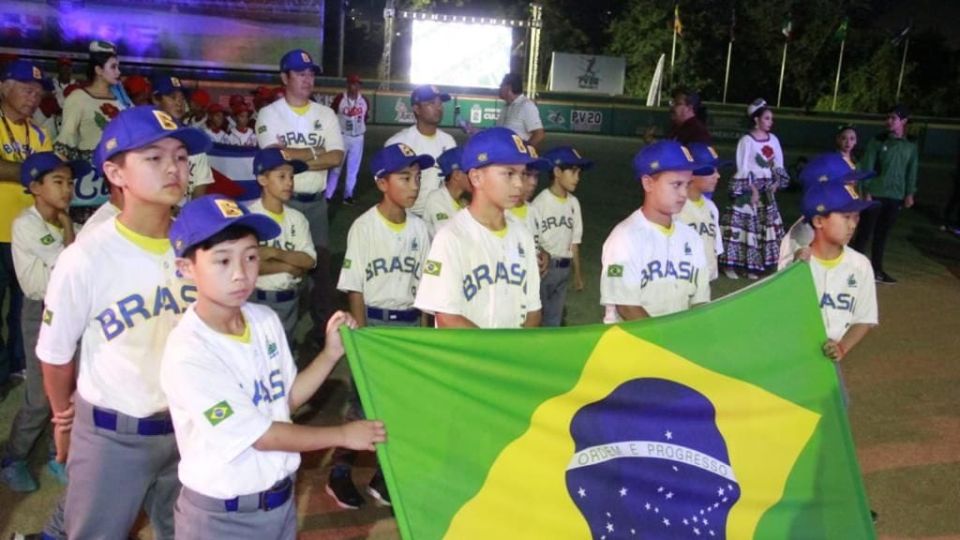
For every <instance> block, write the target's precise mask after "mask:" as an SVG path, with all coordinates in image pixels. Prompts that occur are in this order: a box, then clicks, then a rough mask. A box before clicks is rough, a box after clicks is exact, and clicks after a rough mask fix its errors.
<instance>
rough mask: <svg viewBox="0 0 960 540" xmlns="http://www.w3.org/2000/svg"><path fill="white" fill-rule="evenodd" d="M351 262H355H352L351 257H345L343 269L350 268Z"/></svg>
mask: <svg viewBox="0 0 960 540" xmlns="http://www.w3.org/2000/svg"><path fill="white" fill-rule="evenodd" d="M351 264H353V263H351V262H350V259H344V260H343V269H344V270H349V269H350V265H351Z"/></svg>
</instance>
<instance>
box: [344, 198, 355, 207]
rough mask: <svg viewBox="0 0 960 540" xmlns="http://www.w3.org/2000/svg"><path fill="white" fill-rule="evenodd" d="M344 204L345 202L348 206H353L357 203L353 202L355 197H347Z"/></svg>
mask: <svg viewBox="0 0 960 540" xmlns="http://www.w3.org/2000/svg"><path fill="white" fill-rule="evenodd" d="M343 204H345V205H347V206H353V205H354V204H355V203H354V202H353V197H345V198H344V199H343Z"/></svg>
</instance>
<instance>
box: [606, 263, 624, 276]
mask: <svg viewBox="0 0 960 540" xmlns="http://www.w3.org/2000/svg"><path fill="white" fill-rule="evenodd" d="M607 277H623V265H622V264H611V265H610V266H608V267H607Z"/></svg>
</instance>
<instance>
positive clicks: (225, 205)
mask: <svg viewBox="0 0 960 540" xmlns="http://www.w3.org/2000/svg"><path fill="white" fill-rule="evenodd" d="M213 202H214V203H216V205H217V208H219V209H220V213H221V214H223V217H225V218H228V219H232V218H238V217H243V210H241V209H240V206H239V205H238V204H237V203H236V202H234V201H231V200H230V199H215V200H214V201H213Z"/></svg>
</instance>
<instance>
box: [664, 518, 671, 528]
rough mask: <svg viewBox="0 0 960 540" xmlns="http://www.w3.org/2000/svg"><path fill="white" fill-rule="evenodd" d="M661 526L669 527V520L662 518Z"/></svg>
mask: <svg viewBox="0 0 960 540" xmlns="http://www.w3.org/2000/svg"><path fill="white" fill-rule="evenodd" d="M663 524H664V525H666V526H667V527H669V526H670V520H669V519H667V518H663Z"/></svg>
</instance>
